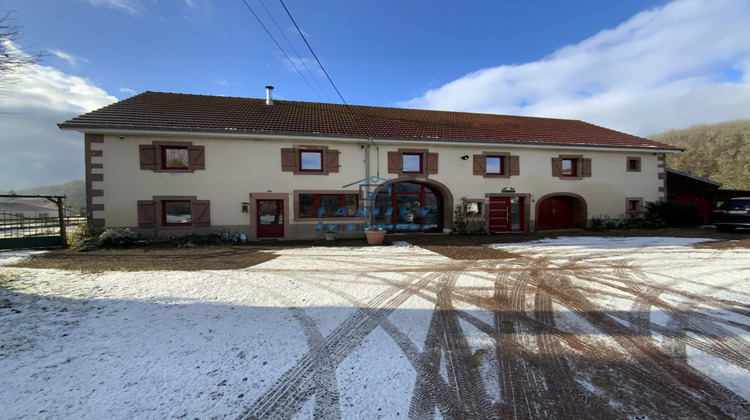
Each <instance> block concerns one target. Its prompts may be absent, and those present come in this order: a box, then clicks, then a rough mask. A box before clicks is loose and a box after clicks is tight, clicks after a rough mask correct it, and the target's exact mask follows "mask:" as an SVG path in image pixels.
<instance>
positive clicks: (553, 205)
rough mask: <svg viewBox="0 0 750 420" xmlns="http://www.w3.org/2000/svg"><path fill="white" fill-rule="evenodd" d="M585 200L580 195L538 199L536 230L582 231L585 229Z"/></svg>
mask: <svg viewBox="0 0 750 420" xmlns="http://www.w3.org/2000/svg"><path fill="white" fill-rule="evenodd" d="M586 213H587V206H586V200H584V199H583V197H581V196H580V195H577V194H571V193H555V194H549V195H545V196H544V197H542V198H540V199H539V201H538V202H537V205H536V228H537V230H545V229H583V228H585V227H586Z"/></svg>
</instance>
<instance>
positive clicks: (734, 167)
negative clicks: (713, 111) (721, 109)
mask: <svg viewBox="0 0 750 420" xmlns="http://www.w3.org/2000/svg"><path fill="white" fill-rule="evenodd" d="M648 138H649V139H651V140H656V141H660V142H662V143H667V144H670V145H672V146H677V147H681V148H683V149H685V151H684V152H682V153H678V154H673V155H667V166H668V167H670V168H672V169H677V170H679V171H683V172H688V173H691V174H693V175H698V176H701V177H704V178H708V179H710V180H712V181H717V182H721V183H723V184H724V186H723V188H726V189H736V190H750V119H749V120H735V121H728V122H723V123H718V124H711V125H706V124H701V125H694V126H692V127H688V128H685V129H682V130H669V131H665V132H663V133H659V134H653V135H650V136H648Z"/></svg>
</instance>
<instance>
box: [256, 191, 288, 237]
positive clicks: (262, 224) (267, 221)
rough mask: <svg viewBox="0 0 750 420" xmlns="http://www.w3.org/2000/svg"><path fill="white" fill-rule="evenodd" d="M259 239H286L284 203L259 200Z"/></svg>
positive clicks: (281, 201)
mask: <svg viewBox="0 0 750 420" xmlns="http://www.w3.org/2000/svg"><path fill="white" fill-rule="evenodd" d="M257 205H258V217H257V219H256V221H257V223H258V237H259V238H282V237H284V201H283V200H258V201H257Z"/></svg>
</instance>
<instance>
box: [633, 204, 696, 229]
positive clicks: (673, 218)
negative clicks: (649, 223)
mask: <svg viewBox="0 0 750 420" xmlns="http://www.w3.org/2000/svg"><path fill="white" fill-rule="evenodd" d="M646 218H647V219H651V220H660V221H661V222H663V223H664V224H665V225H666V226H667V227H691V226H698V225H700V224H701V217H700V215H699V214H698V210H697V209H696V208H695V206H694V205H692V204H691V203H683V202H681V201H655V202H648V203H646Z"/></svg>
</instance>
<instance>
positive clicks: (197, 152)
mask: <svg viewBox="0 0 750 420" xmlns="http://www.w3.org/2000/svg"><path fill="white" fill-rule="evenodd" d="M188 159H189V162H190V163H189V168H190V169H193V170H196V171H197V170H204V169H206V153H205V148H204V147H203V146H190V147H189V148H188Z"/></svg>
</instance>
